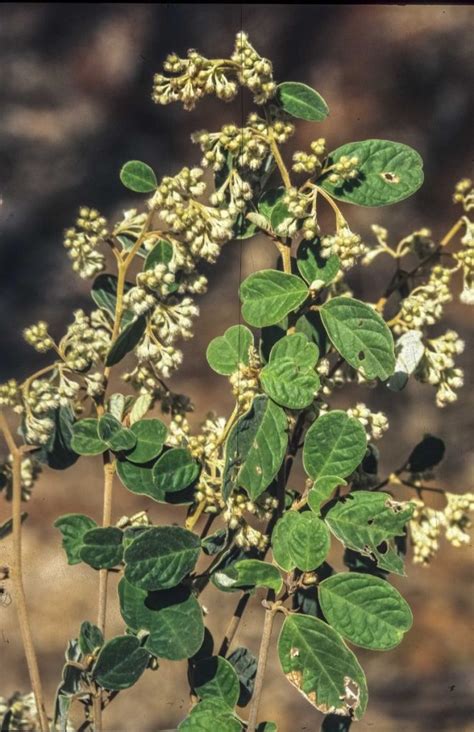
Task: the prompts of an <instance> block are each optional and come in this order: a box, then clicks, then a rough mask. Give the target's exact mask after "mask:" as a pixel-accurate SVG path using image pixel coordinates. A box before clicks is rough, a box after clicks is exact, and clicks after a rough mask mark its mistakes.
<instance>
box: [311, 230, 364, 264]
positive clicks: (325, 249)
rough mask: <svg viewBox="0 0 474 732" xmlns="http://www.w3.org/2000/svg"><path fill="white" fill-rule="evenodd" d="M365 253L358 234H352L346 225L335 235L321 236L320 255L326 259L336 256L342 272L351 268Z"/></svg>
mask: <svg viewBox="0 0 474 732" xmlns="http://www.w3.org/2000/svg"><path fill="white" fill-rule="evenodd" d="M367 251H368V249H367V246H366V245H365V244H364V243H363V241H362V239H361V237H360V236H359V234H354V232H352V231H351V230H350V229H349V227H348V226H347V224H346V225H344V226H343V227H342V228H341V229H339V231H337V232H336V233H335V234H333V235H328V236H323V238H322V239H321V255H322V256H323V257H325V258H328V257H330V256H331V255H332V254H336V255H337V256H338V257H339V260H340V262H341V268H342V269H343V270H348V269H350V268H351V267H353V266H354V265H355V264H356V262H357V260H358V259H359V258H360V257H363V256H364V255H365V254H366V253H367Z"/></svg>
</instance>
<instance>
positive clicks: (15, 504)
mask: <svg viewBox="0 0 474 732" xmlns="http://www.w3.org/2000/svg"><path fill="white" fill-rule="evenodd" d="M0 429H1V431H2V433H3V436H4V438H5V442H6V443H7V447H8V449H9V451H10V453H11V456H12V459H13V466H12V523H13V527H12V528H13V558H12V567H11V577H12V585H13V595H14V599H15V603H16V610H17V614H18V623H19V626H20V634H21V640H22V643H23V648H24V651H25V658H26V664H27V666H28V673H29V676H30V681H31V688H32V690H33V693H34V696H35V701H36V708H37V710H38V719H39V724H40V729H41V732H48V730H49V723H48V716H47V714H46V707H45V703H44V696H43V689H42V685H41V677H40V673H39V667H38V659H37V657H36V651H35V647H34V644H33V637H32V634H31V626H30V621H29V618H28V609H27V605H26V596H25V589H24V587H23V558H22V536H21V529H22V521H21V450H20V449H19V448H18V447H17V445H16V443H15V440H14V439H13V435H12V433H11V432H10V428H9V426H8V423H7V420H6V419H5V416H4V415H3V413H2V412H0Z"/></svg>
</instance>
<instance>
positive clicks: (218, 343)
mask: <svg viewBox="0 0 474 732" xmlns="http://www.w3.org/2000/svg"><path fill="white" fill-rule="evenodd" d="M251 345H253V335H252V333H251V332H250V331H249V329H248V328H246V327H245V325H233V326H231V327H230V328H227V330H226V332H225V333H224V335H223V336H218V337H217V338H214V339H213V340H212V341H211V342H210V343H209V345H208V347H207V351H206V358H207V361H208V363H209V366H210V367H211V369H213V370H214V371H216V373H218V374H223V375H224V376H229V375H230V374H233V373H234V371H237V370H238V368H239V364H244V365H245V366H248V363H249V348H250V346H251Z"/></svg>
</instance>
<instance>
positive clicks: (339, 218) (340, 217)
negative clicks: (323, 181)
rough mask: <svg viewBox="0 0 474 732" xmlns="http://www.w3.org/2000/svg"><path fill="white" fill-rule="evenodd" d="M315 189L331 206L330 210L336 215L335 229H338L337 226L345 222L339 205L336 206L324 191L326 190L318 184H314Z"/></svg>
mask: <svg viewBox="0 0 474 732" xmlns="http://www.w3.org/2000/svg"><path fill="white" fill-rule="evenodd" d="M316 190H317V192H318V193H320V194H321V195H322V197H323V198H324V200H325V201H326V202H327V203H329V205H330V206H331V208H332V210H333V211H334V214H335V216H336V229H339V226H340V225H341V224H343V223H344V222H345V218H344V216H343V215H342V213H341V210H340V208H339V206H337V205H336V204H335V203H334V201H333V200H332V198H331V196H330V195H329V194H328V193H326V191H325V190H324V188H320V187H319V186H316Z"/></svg>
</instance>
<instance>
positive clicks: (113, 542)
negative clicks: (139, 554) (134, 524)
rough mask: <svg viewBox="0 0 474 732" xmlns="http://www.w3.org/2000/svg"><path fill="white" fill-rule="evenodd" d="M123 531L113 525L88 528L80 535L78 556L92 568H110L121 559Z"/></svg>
mask: <svg viewBox="0 0 474 732" xmlns="http://www.w3.org/2000/svg"><path fill="white" fill-rule="evenodd" d="M122 540H123V532H122V531H121V530H120V529H116V528H115V527H114V526H108V527H107V528H104V529H101V528H97V529H90V531H86V533H85V534H84V535H83V536H82V547H81V549H80V552H79V554H80V557H81V560H82V561H83V562H86V564H89V565H90V566H91V567H93V568H94V569H112V567H115V566H116V565H117V564H119V563H120V562H121V561H122V556H123V546H122Z"/></svg>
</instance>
